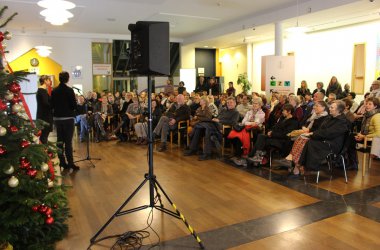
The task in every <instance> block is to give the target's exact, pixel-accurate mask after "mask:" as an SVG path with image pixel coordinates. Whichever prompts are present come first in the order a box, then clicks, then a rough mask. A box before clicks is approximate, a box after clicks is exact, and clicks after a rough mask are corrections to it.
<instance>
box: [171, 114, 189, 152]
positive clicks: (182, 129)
mask: <svg viewBox="0 0 380 250" xmlns="http://www.w3.org/2000/svg"><path fill="white" fill-rule="evenodd" d="M189 124H190V121H189V120H186V121H180V122H178V127H177V130H171V131H170V147H173V135H174V134H173V133H175V132H177V137H178V138H177V140H178V147H181V138H182V135H181V133H183V134H185V135H186V146H189V134H188V133H187V128H188V127H189Z"/></svg>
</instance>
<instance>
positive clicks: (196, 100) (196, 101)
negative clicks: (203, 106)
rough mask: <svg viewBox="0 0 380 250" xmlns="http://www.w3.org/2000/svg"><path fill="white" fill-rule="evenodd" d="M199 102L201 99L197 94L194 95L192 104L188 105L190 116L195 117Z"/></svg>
mask: <svg viewBox="0 0 380 250" xmlns="http://www.w3.org/2000/svg"><path fill="white" fill-rule="evenodd" d="M200 100H201V97H200V96H199V94H195V95H194V98H193V102H192V103H191V105H190V111H191V116H195V112H196V111H197V109H198V108H199V107H200Z"/></svg>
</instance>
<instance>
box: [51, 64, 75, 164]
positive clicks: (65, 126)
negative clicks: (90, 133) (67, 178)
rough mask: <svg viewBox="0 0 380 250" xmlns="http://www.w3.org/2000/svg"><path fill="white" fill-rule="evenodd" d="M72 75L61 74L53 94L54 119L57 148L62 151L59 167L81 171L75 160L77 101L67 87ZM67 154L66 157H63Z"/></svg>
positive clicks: (71, 90)
mask: <svg viewBox="0 0 380 250" xmlns="http://www.w3.org/2000/svg"><path fill="white" fill-rule="evenodd" d="M69 79H70V75H69V73H68V72H66V71H63V72H61V73H59V85H58V87H57V88H55V89H54V90H53V92H52V95H51V98H52V108H53V119H54V122H55V126H56V128H57V146H58V147H59V148H60V149H61V151H60V152H59V153H58V157H59V161H60V163H59V165H60V166H61V167H63V168H64V169H70V168H72V169H73V170H79V167H78V166H75V165H74V160H73V144H72V139H73V134H74V117H75V108H76V105H77V103H76V100H75V94H74V91H73V89H72V88H70V87H69V86H67V83H68V82H69ZM63 152H65V156H66V159H67V162H66V159H65V156H64V155H63Z"/></svg>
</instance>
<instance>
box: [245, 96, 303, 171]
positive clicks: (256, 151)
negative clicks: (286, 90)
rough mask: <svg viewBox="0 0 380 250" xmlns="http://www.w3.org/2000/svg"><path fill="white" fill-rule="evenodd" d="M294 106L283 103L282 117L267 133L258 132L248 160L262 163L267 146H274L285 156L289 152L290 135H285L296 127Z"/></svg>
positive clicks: (290, 144)
mask: <svg viewBox="0 0 380 250" xmlns="http://www.w3.org/2000/svg"><path fill="white" fill-rule="evenodd" d="M293 112H294V108H293V106H292V105H291V104H288V103H287V104H284V106H283V108H282V117H281V119H280V121H279V122H277V123H276V125H274V126H273V128H272V130H271V131H269V132H268V134H267V135H262V134H259V135H258V137H257V141H256V143H255V146H254V148H253V150H252V151H251V152H250V156H253V157H251V158H249V160H250V161H253V162H260V163H262V164H264V163H263V156H264V155H265V150H266V149H267V148H273V147H274V148H276V149H279V150H280V153H281V154H282V155H283V156H285V155H288V154H289V151H290V148H291V146H292V141H291V140H290V137H288V136H287V134H289V133H290V132H291V131H293V130H295V129H297V128H298V121H297V119H295V118H294V117H293Z"/></svg>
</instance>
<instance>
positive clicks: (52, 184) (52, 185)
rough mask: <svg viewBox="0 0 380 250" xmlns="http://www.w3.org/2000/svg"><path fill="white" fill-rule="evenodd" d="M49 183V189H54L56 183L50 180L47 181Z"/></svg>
mask: <svg viewBox="0 0 380 250" xmlns="http://www.w3.org/2000/svg"><path fill="white" fill-rule="evenodd" d="M47 182H48V187H49V188H52V187H54V181H52V180H50V179H49V178H48V179H47Z"/></svg>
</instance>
